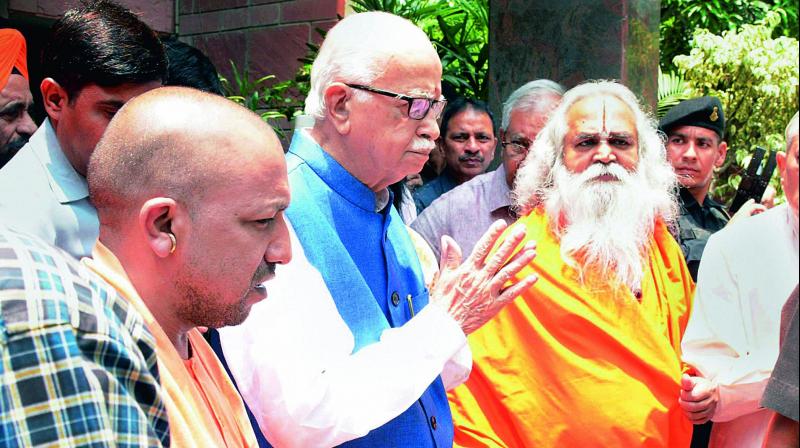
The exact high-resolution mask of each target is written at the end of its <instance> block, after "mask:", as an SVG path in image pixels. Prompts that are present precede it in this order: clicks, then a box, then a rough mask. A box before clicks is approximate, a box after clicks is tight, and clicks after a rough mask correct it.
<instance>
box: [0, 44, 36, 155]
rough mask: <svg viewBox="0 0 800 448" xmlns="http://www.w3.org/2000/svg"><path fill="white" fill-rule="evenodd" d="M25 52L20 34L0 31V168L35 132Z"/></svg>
mask: <svg viewBox="0 0 800 448" xmlns="http://www.w3.org/2000/svg"><path fill="white" fill-rule="evenodd" d="M25 52H26V45H25V38H24V37H22V34H21V33H20V32H19V31H17V30H13V29H9V28H4V29H0V89H1V90H0V168H2V167H3V166H4V165H5V164H6V163H7V162H8V161H9V160H11V158H12V157H14V155H15V154H16V153H17V151H19V150H20V148H22V147H23V146H24V145H25V143H28V139H29V138H30V137H31V135H32V134H33V133H34V131H36V124H35V123H34V122H33V120H32V119H31V116H30V115H29V113H28V111H29V110H30V108H31V105H32V104H33V96H32V95H31V89H30V86H29V85H28V63H27V60H26V58H25Z"/></svg>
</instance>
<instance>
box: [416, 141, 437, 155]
mask: <svg viewBox="0 0 800 448" xmlns="http://www.w3.org/2000/svg"><path fill="white" fill-rule="evenodd" d="M434 147H436V144H435V143H433V142H432V141H431V140H428V139H425V138H415V139H414V140H412V141H411V146H410V147H409V148H410V149H411V151H414V152H422V151H427V152H428V153H430V152H431V151H433V148H434Z"/></svg>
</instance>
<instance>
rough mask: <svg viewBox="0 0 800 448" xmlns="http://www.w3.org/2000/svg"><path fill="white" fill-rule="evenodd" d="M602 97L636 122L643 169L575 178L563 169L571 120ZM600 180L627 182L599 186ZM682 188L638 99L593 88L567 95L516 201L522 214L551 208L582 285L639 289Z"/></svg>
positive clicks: (527, 166)
mask: <svg viewBox="0 0 800 448" xmlns="http://www.w3.org/2000/svg"><path fill="white" fill-rule="evenodd" d="M596 96H607V97H613V98H617V99H619V100H620V101H622V102H623V103H624V104H625V105H627V106H628V108H629V109H630V110H631V111H632V112H633V114H634V117H635V121H636V130H637V134H638V147H639V161H638V164H637V166H636V169H635V170H634V171H633V172H628V171H627V170H625V169H624V168H622V166H620V165H618V164H615V163H612V164H609V165H608V166H605V165H601V164H594V165H592V166H591V167H589V168H588V169H586V170H585V171H584V172H583V173H577V174H576V173H571V172H570V171H569V170H568V169H567V168H566V167H565V166H564V164H563V151H564V137H565V136H566V133H567V131H568V123H567V121H566V116H567V113H568V112H569V110H570V109H571V108H572V106H573V105H574V104H576V103H577V102H578V101H580V100H582V99H584V98H587V97H596ZM601 174H610V175H612V176H614V177H616V178H617V179H618V180H619V181H620V182H600V183H598V182H593V179H595V178H596V177H597V176H599V175H601ZM676 188H677V178H676V176H675V173H674V172H673V170H672V167H671V166H670V164H669V162H667V159H666V150H665V148H664V142H663V140H662V139H661V136H660V135H659V133H658V131H657V130H656V123H655V121H654V120H653V119H652V118H650V117H649V116H648V115H647V114H646V113H645V112H643V111H642V108H641V106H640V105H639V101H638V100H637V99H636V97H635V96H634V94H633V93H632V92H631V91H630V90H628V88H626V87H625V86H623V85H621V84H618V83H615V82H610V81H591V82H587V83H584V84H581V85H579V86H577V87H575V88H573V89H571V90H570V91H568V92H567V93H566V94H565V95H564V98H563V100H562V102H561V105H560V106H559V107H558V108H557V109H556V110H555V111H554V112H553V115H552V116H551V118H550V121H549V122H548V123H547V125H546V126H545V128H544V129H543V130H542V132H540V133H539V135H538V137H537V138H536V141H535V142H534V144H533V148H531V151H530V152H529V154H528V157H527V158H526V159H525V161H524V162H523V165H522V166H521V167H520V169H519V171H518V173H517V177H516V182H515V185H514V191H513V197H514V203H515V207H516V208H517V209H518V210H519V211H520V212H521V214H526V213H528V212H530V211H531V210H532V209H533V208H535V207H537V206H541V207H543V208H544V210H545V212H546V213H547V215H548V218H549V220H550V226H551V229H552V230H553V232H554V233H555V235H556V236H557V237H558V238H560V247H561V256H562V259H563V260H564V261H565V262H566V263H567V264H569V265H570V266H572V267H574V268H576V269H577V270H578V272H579V274H580V275H581V279H582V280H583V277H584V274H587V273H588V272H593V273H595V274H597V275H598V277H597V278H599V279H601V280H602V279H607V278H609V274H614V275H613V276H611V277H610V278H616V280H618V281H619V282H621V283H622V284H624V285H626V286H628V287H629V288H631V289H637V288H639V287H640V286H641V278H642V275H643V273H642V268H643V263H644V257H645V256H646V249H647V248H646V245H647V243H648V241H649V238H650V236H651V235H652V233H653V229H654V225H655V221H656V219H657V218H660V219H662V220H664V221H665V222H666V223H668V224H669V223H672V222H673V221H674V219H675V217H676V216H677V211H678V207H677V203H676V200H675V191H676Z"/></svg>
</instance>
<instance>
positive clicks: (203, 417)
mask: <svg viewBox="0 0 800 448" xmlns="http://www.w3.org/2000/svg"><path fill="white" fill-rule="evenodd" d="M92 255H93V257H94V259H88V258H85V259H83V262H84V263H85V264H86V265H87V266H88V267H89V268H90V269H91V270H93V271H94V272H96V273H97V274H99V275H100V276H101V277H103V279H104V280H105V281H106V282H108V283H109V284H110V285H111V286H113V287H114V289H116V290H117V291H118V292H119V293H120V294H121V295H122V296H123V297H125V298H126V299H127V300H128V302H129V303H130V304H131V305H132V306H133V307H134V308H135V309H136V310H137V311H138V312H139V313H140V314H141V315H142V317H143V318H144V321H145V323H146V324H147V327H148V329H149V330H150V332H151V333H153V336H154V337H155V340H156V356H157V358H158V371H159V373H160V375H161V385H162V387H163V390H164V391H165V393H166V397H165V398H164V402H165V405H166V408H167V416H168V417H169V427H170V439H171V442H172V446H175V447H180V448H186V447H211V446H213V447H220V448H222V447H229V448H230V447H255V446H258V443H257V442H256V437H255V434H254V433H253V429H252V426H251V425H250V422H249V420H248V419H247V413H246V411H245V409H244V404H243V403H242V399H241V397H240V396H239V393H238V392H237V391H236V388H235V387H234V386H233V384H232V383H231V381H230V379H228V376H227V374H226V373H225V370H224V368H223V367H222V365H221V364H220V362H219V360H218V359H217V357H216V355H214V352H213V351H212V350H211V347H210V346H209V345H208V343H207V342H206V341H205V339H203V336H202V335H201V334H200V332H198V331H197V330H196V329H194V330H191V331H190V332H189V344H190V346H191V353H192V356H191V357H190V358H189V359H188V360H184V359H181V357H180V355H179V354H178V351H177V350H176V349H175V347H174V346H173V345H172V342H171V341H170V340H169V338H168V337H167V335H166V333H164V330H162V329H161V326H160V325H158V322H156V320H155V318H154V317H153V315H152V313H150V310H149V309H148V308H147V305H146V304H145V303H144V301H142V299H141V298H140V297H139V294H138V293H137V292H136V289H134V287H133V285H132V284H131V282H130V280H129V279H128V276H127V274H125V270H124V269H123V267H122V265H120V263H119V261H118V260H117V258H116V257H115V256H114V254H113V253H111V251H109V250H108V249H107V248H106V247H105V246H103V245H102V244H101V243H99V242H98V243H97V245H96V246H95V248H94V251H93V253H92Z"/></svg>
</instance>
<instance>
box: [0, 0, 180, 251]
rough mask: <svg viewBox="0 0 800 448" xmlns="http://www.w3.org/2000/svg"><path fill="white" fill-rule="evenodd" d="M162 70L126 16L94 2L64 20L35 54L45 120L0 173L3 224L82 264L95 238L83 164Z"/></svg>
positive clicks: (159, 57) (144, 32)
mask: <svg viewBox="0 0 800 448" xmlns="http://www.w3.org/2000/svg"><path fill="white" fill-rule="evenodd" d="M166 69H167V64H166V59H165V58H164V49H163V47H162V45H161V42H160V41H159V40H158V37H157V36H156V34H155V33H154V32H153V31H152V30H151V29H150V28H148V27H147V25H145V24H144V22H142V21H141V20H139V18H138V17H137V16H136V15H135V14H133V13H132V12H130V11H128V10H127V9H125V8H123V7H121V6H119V5H117V4H114V3H112V2H109V1H105V0H99V1H95V2H92V3H89V4H87V5H85V6H82V7H80V8H76V9H70V10H68V11H67V12H66V13H64V16H63V17H62V18H61V19H59V20H58V21H57V22H56V23H55V24H54V25H53V27H52V28H51V30H50V36H49V37H48V40H47V44H46V45H45V48H44V50H43V52H42V70H43V74H44V76H45V79H44V80H43V81H42V84H41V91H42V98H43V101H44V109H45V111H46V112H47V116H48V118H47V119H46V120H45V121H44V123H42V126H41V127H40V128H39V129H38V131H37V132H36V133H35V134H34V135H33V136H32V137H31V139H30V142H29V143H28V144H27V145H25V147H24V148H23V149H22V150H20V152H19V154H18V155H17V156H16V157H14V159H13V160H12V161H11V162H9V163H8V164H7V165H6V166H5V167H3V169H2V170H0V215H2V216H3V219H4V222H5V224H6V225H8V226H9V227H13V228H16V229H18V230H22V231H25V232H28V233H32V234H35V235H38V236H39V237H41V238H42V239H44V240H45V241H47V242H48V243H50V244H53V245H55V246H58V247H61V248H62V249H64V250H66V251H67V252H69V253H70V254H72V256H74V257H78V258H80V257H85V256H88V255H89V254H90V253H91V250H92V246H94V243H95V241H96V240H97V232H98V222H97V212H96V211H95V208H94V206H93V205H92V203H91V202H90V201H89V190H88V187H87V185H86V178H85V176H86V169H87V165H88V163H89V156H90V155H91V154H92V151H93V150H94V147H95V145H96V144H97V142H98V141H99V140H100V136H102V135H103V131H104V130H105V128H106V126H107V125H108V122H109V121H110V120H111V118H112V117H113V116H114V114H115V113H116V112H117V110H119V108H120V107H122V105H123V104H125V102H127V101H128V100H130V99H131V98H133V97H135V96H136V95H139V94H141V93H143V92H146V91H148V90H150V89H154V88H156V87H158V86H160V85H161V81H162V79H163V78H164V75H165V73H166ZM20 185H24V186H25V188H20Z"/></svg>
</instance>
